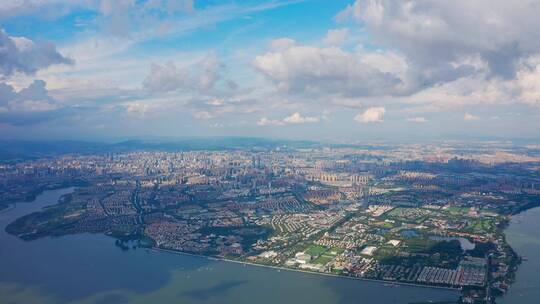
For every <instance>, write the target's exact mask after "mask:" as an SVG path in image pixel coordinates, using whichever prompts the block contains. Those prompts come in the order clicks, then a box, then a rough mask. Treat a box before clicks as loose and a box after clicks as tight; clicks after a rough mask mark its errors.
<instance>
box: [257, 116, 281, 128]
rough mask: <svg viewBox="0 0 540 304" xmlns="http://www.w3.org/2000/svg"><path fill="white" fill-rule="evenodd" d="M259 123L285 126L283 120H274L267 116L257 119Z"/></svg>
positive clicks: (260, 124) (261, 124)
mask: <svg viewBox="0 0 540 304" xmlns="http://www.w3.org/2000/svg"><path fill="white" fill-rule="evenodd" d="M257 125H259V126H284V125H285V123H284V122H283V121H281V120H273V119H268V118H266V117H263V118H261V119H259V121H257Z"/></svg>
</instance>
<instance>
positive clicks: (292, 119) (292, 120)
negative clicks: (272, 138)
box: [257, 112, 320, 126]
mask: <svg viewBox="0 0 540 304" xmlns="http://www.w3.org/2000/svg"><path fill="white" fill-rule="evenodd" d="M319 120H320V119H319V117H314V116H302V115H301V114H300V113H298V112H295V113H293V114H291V115H290V116H287V117H285V118H283V119H281V120H274V119H268V118H266V117H263V118H261V119H260V120H259V121H258V122H257V125H259V126H284V125H287V124H305V123H316V122H319Z"/></svg>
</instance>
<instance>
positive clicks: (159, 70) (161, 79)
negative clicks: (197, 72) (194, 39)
mask: <svg viewBox="0 0 540 304" xmlns="http://www.w3.org/2000/svg"><path fill="white" fill-rule="evenodd" d="M188 85H190V80H189V78H188V75H187V73H186V72H185V71H182V70H179V69H177V68H176V65H175V64H174V62H172V61H170V62H168V63H166V64H164V65H159V64H157V63H152V65H151V66H150V73H149V74H148V76H146V78H145V79H144V81H143V87H144V88H145V89H148V90H150V91H153V92H170V91H176V90H178V89H179V88H182V87H186V86H188Z"/></svg>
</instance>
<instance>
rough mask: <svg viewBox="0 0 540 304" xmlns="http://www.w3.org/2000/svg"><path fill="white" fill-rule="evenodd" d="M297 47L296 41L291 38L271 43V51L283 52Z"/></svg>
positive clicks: (275, 40)
mask: <svg viewBox="0 0 540 304" xmlns="http://www.w3.org/2000/svg"><path fill="white" fill-rule="evenodd" d="M295 45H296V41H295V40H294V39H290V38H279V39H274V40H272V41H271V42H270V49H271V50H273V51H283V50H286V49H288V48H291V47H293V46H295Z"/></svg>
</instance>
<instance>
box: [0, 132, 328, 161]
mask: <svg viewBox="0 0 540 304" xmlns="http://www.w3.org/2000/svg"><path fill="white" fill-rule="evenodd" d="M317 146H320V143H318V142H314V141H305V140H297V141H296V140H277V139H265V138H256V137H200V138H199V137H197V138H183V139H175V140H128V141H121V142H117V143H101V142H86V141H73V140H58V141H23V140H0V160H1V161H16V160H23V159H32V158H39V157H47V156H54V155H60V154H72V153H77V154H87V153H88V154H89V153H118V152H129V151H137V150H158V151H169V152H173V151H192V150H213V151H216V150H231V149H275V148H278V147H291V148H310V147H311V148H312V147H317Z"/></svg>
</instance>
